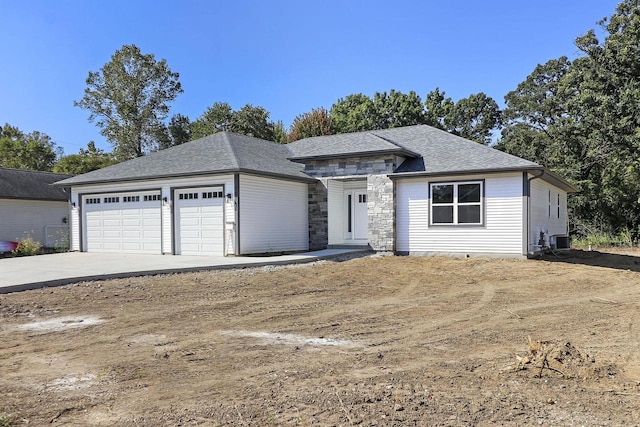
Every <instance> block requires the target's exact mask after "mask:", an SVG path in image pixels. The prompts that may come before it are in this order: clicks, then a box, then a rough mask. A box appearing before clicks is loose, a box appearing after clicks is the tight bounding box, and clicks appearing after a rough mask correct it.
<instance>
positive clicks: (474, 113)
mask: <svg viewBox="0 0 640 427" xmlns="http://www.w3.org/2000/svg"><path fill="white" fill-rule="evenodd" d="M447 113H448V114H447V115H446V116H445V119H444V123H445V128H446V129H447V130H448V131H449V132H451V133H453V134H455V135H459V136H461V137H463V138H467V139H470V140H472V141H476V142H479V143H481V144H485V145H489V143H491V140H492V136H493V130H494V129H496V128H497V127H498V126H499V125H500V120H501V119H500V117H501V115H500V108H499V107H498V104H497V103H496V101H495V100H494V99H493V98H491V97H489V96H487V95H486V94H485V93H482V92H480V93H477V94H472V95H470V96H469V97H467V98H462V99H460V100H458V102H456V103H455V105H454V106H453V108H450V109H449V110H448V112H447Z"/></svg>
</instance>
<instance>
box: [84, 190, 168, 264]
mask: <svg viewBox="0 0 640 427" xmlns="http://www.w3.org/2000/svg"><path fill="white" fill-rule="evenodd" d="M82 200H83V211H84V224H85V227H84V231H85V236H86V237H85V242H86V246H85V248H86V250H87V252H129V253H149V254H159V253H161V236H162V233H161V221H160V206H161V203H162V202H161V201H160V192H135V193H133V192H132V193H111V194H94V195H87V196H84V197H83V199H82Z"/></svg>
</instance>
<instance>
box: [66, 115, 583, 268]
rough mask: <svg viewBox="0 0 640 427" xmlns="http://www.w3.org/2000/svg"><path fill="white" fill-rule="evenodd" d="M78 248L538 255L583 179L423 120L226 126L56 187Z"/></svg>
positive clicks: (563, 224)
mask: <svg viewBox="0 0 640 427" xmlns="http://www.w3.org/2000/svg"><path fill="white" fill-rule="evenodd" d="M56 185H58V186H61V187H69V188H70V191H71V202H72V203H71V206H72V208H71V225H72V233H71V247H72V249H74V250H80V251H91V252H108V251H114V252H138V253H157V254H160V253H162V254H175V255H179V254H192V255H245V254H254V253H273V252H290V251H304V250H308V249H321V248H326V247H332V246H333V247H336V246H362V247H368V248H371V249H373V250H377V251H393V252H396V253H408V254H453V255H463V256H465V255H466V256H473V255H485V256H486V255H499V256H514V257H526V256H528V255H530V254H532V253H534V252H536V251H537V250H539V249H540V247H541V246H546V245H550V244H554V243H556V241H558V242H560V241H562V236H565V235H566V233H567V193H569V192H573V191H575V188H574V187H573V186H572V185H571V184H570V183H568V182H567V181H566V180H564V179H563V178H561V177H559V176H558V175H556V174H553V173H551V172H550V171H547V170H545V168H544V167H543V166H541V165H538V164H536V163H533V162H530V161H527V160H524V159H521V158H518V157H515V156H511V155H509V154H506V153H503V152H500V151H497V150H494V149H492V148H489V147H486V146H484V145H481V144H478V143H476V142H473V141H469V140H466V139H464V138H460V137H457V136H454V135H451V134H449V133H447V132H444V131H442V130H439V129H435V128H432V127H429V126H424V125H418V126H409V127H403V128H394V129H385V130H379V131H368V132H358V133H351V134H342V135H331V136H322V137H314V138H307V139H304V140H300V141H296V142H294V143H291V144H287V145H279V144H275V143H272V142H268V141H264V140H260V139H256V138H251V137H247V136H242V135H237V134H234V133H230V132H221V133H218V134H215V135H211V136H208V137H205V138H201V139H199V140H196V141H192V142H189V143H186V144H183V145H180V146H176V147H172V148H169V149H166V150H162V151H159V152H156V153H152V154H150V155H148V156H145V157H140V158H137V159H133V160H130V161H127V162H124V163H120V164H117V165H114V166H110V167H107V168H104V169H101V170H98V171H93V172H89V173H87V174H84V175H80V176H76V177H73V178H68V179H65V180H63V181H60V182H58V183H56Z"/></svg>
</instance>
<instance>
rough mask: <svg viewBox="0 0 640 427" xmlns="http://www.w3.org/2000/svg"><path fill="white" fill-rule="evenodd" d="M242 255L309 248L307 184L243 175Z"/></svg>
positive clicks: (241, 181)
mask: <svg viewBox="0 0 640 427" xmlns="http://www.w3.org/2000/svg"><path fill="white" fill-rule="evenodd" d="M239 231H240V252H241V254H251V253H266V252H282V251H298V250H308V249H309V220H308V184H306V183H300V182H293V181H284V180H279V179H271V178H263V177H255V176H249V175H240V230H239Z"/></svg>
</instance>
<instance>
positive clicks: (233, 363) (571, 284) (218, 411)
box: [0, 250, 640, 426]
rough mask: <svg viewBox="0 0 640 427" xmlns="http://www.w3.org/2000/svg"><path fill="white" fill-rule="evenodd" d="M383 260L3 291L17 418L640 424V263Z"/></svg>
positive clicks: (0, 337)
mask: <svg viewBox="0 0 640 427" xmlns="http://www.w3.org/2000/svg"><path fill="white" fill-rule="evenodd" d="M561 256H562V258H561V259H560V258H556V257H553V256H552V257H549V258H548V259H545V260H528V261H517V260H500V259H453V258H439V257H425V258H418V257H393V256H370V257H366V258H358V259H349V260H344V261H323V262H317V263H314V264H308V265H298V266H289V267H263V268H252V269H244V270H226V271H213V272H200V273H188V274H173V275H162V276H149V277H142V278H133V279H121V280H108V281H95V282H85V283H78V284H74V285H68V286H62V287H58V288H49V289H41V290H33V291H27V292H20V293H13V294H6V295H0V390H1V393H0V422H5V423H6V424H8V423H11V424H13V425H23V424H25V423H28V425H36V426H40V425H49V424H58V425H68V426H86V425H95V426H112V425H119V426H155V425H176V426H192V425H207V426H216V425H247V426H249V425H251V426H253V425H255V426H264V425H303V426H304V425H336V426H338V425H342V426H349V425H367V426H369V425H378V426H401V425H402V426H405V425H409V426H413V425H415V426H460V425H567V426H573V425H575V426H579V425H608V426H618V425H639V424H640V387H639V386H640V305H639V303H640V252H636V251H632V250H627V251H624V250H618V251H617V252H615V253H601V252H581V251H573V252H571V253H570V254H563V255H561Z"/></svg>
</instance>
